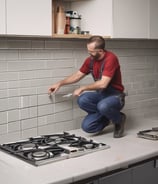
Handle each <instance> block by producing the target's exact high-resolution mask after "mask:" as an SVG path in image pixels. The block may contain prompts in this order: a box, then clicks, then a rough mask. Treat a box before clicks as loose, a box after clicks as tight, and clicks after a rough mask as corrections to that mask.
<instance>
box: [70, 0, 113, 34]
mask: <svg viewBox="0 0 158 184" xmlns="http://www.w3.org/2000/svg"><path fill="white" fill-rule="evenodd" d="M112 3H113V1H112V0H104V1H103V0H88V1H73V2H72V3H71V9H72V10H74V11H78V13H79V14H81V15H82V19H81V30H82V31H90V34H97V35H102V36H112V12H113V11H112V5H113V4H112Z"/></svg>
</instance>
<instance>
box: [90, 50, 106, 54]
mask: <svg viewBox="0 0 158 184" xmlns="http://www.w3.org/2000/svg"><path fill="white" fill-rule="evenodd" d="M102 51H103V50H102V49H94V50H88V54H94V53H97V52H102Z"/></svg>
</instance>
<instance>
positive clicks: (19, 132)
mask: <svg viewBox="0 0 158 184" xmlns="http://www.w3.org/2000/svg"><path fill="white" fill-rule="evenodd" d="M106 45H107V49H109V50H112V51H113V52H115V53H116V54H117V55H118V57H119V59H120V64H121V69H122V74H123V81H124V84H125V87H126V91H128V96H127V97H126V106H125V108H124V111H125V112H126V113H127V116H128V119H132V120H134V119H135V118H137V117H146V116H157V114H158V108H157V107H158V80H157V79H158V41H157V40H155V41H154V40H122V41H121V40H107V43H106ZM86 56H87V51H86V41H85V40H60V39H59V40H57V39H54V40H51V39H50V40H49V39H47V40H44V39H32V40H31V39H22V38H21V39H20V38H19V39H14V38H10V39H9V38H7V39H6V38H0V104H1V105H0V142H7V141H13V140H17V139H20V138H26V137H30V136H36V135H40V134H47V133H54V132H61V131H66V130H71V129H76V128H80V125H81V120H82V118H83V116H84V115H85V113H84V112H83V111H81V110H80V109H79V108H78V106H77V104H76V99H72V98H71V99H64V98H62V95H61V94H58V95H56V96H52V99H49V98H48V95H47V89H48V87H49V86H50V85H51V84H52V83H54V82H55V81H57V80H59V79H62V78H63V77H65V76H67V75H69V74H70V73H72V72H73V71H75V70H77V69H78V68H79V66H80V65H81V64H82V62H83V60H84V58H85V57H86ZM90 80H91V77H90V76H89V77H87V78H86V79H85V80H84V81H82V82H81V83H88V82H89V81H90ZM76 85H79V84H76ZM75 87H76V86H74V85H70V86H66V87H63V88H62V89H61V90H60V93H67V92H71V91H72V90H73V89H74V88H75ZM127 123H128V122H127Z"/></svg>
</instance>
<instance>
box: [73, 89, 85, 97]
mask: <svg viewBox="0 0 158 184" xmlns="http://www.w3.org/2000/svg"><path fill="white" fill-rule="evenodd" d="M83 91H84V90H83V89H82V88H78V89H76V90H75V91H74V92H73V96H80V95H81V93H82V92H83Z"/></svg>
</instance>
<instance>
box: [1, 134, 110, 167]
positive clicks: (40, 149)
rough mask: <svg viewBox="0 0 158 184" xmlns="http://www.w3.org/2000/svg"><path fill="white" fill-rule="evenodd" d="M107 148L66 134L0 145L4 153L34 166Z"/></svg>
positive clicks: (101, 144) (104, 145) (31, 138)
mask: <svg viewBox="0 0 158 184" xmlns="http://www.w3.org/2000/svg"><path fill="white" fill-rule="evenodd" d="M109 147H110V146H108V145H106V144H104V143H98V142H95V141H93V140H91V139H90V140H88V139H86V138H84V137H81V136H77V135H75V134H70V133H67V132H63V133H60V134H52V135H42V136H38V137H30V138H28V139H26V140H21V141H18V142H11V143H6V144H1V145H0V149H1V150H3V151H4V152H6V153H8V154H10V155H12V156H15V157H17V158H19V159H22V160H24V161H26V162H28V163H30V164H32V165H35V166H39V165H43V164H47V163H50V162H55V161H59V160H64V159H69V158H72V157H77V156H81V155H85V154H88V153H91V152H95V151H99V150H103V149H107V148H109Z"/></svg>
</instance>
